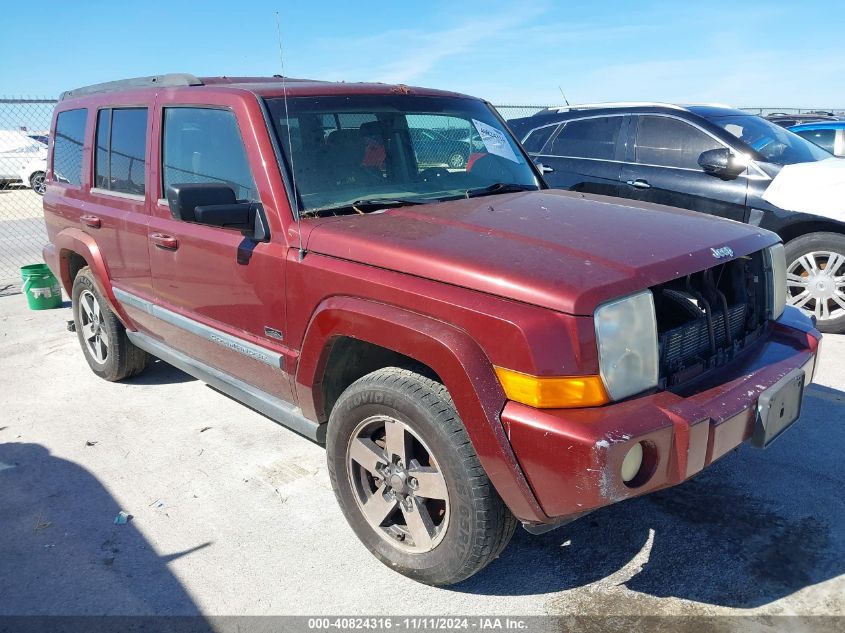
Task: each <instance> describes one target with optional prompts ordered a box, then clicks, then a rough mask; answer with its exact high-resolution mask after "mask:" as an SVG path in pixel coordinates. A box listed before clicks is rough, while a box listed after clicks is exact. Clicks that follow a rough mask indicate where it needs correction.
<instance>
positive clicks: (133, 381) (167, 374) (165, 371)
mask: <svg viewBox="0 0 845 633" xmlns="http://www.w3.org/2000/svg"><path fill="white" fill-rule="evenodd" d="M194 380H196V378H194V377H193V376H191V375H190V374H186V373H185V372H184V371H182V370H181V369H177V368H176V367H174V366H173V365H171V364H169V363H166V362H164V361H163V360H160V359H158V358H152V359H150V364H149V365H147V368H146V369H145V370H144V371H143V372H142V373H141V374H139V375H138V376H133V377H132V378H127V379H126V380H124V381H122V382H124V383H125V384H127V385H173V384H177V383H182V382H192V381H194Z"/></svg>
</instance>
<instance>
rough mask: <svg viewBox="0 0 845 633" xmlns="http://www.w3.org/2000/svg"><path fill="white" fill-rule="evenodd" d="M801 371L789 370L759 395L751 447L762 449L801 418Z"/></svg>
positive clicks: (802, 388) (802, 376)
mask: <svg viewBox="0 0 845 633" xmlns="http://www.w3.org/2000/svg"><path fill="white" fill-rule="evenodd" d="M803 395H804V370H803V369H801V368H800V367H799V368H797V369H794V370H792V371H791V372H789V373H788V374H787V375H786V376H784V377H783V378H781V379H780V380H778V381H777V382H776V383H775V384H774V385H772V386H771V387H769V388H768V389H766V390H765V391H764V392H763V393H761V394H760V398H759V400H758V401H757V419H756V420H755V422H754V435H753V436H752V438H751V445H752V446H754V447H756V448H766V447H767V446H769V445H770V444H771V443H772V442H774V441H775V440H776V439H777V438H778V437H780V436H781V434H782V433H783V432H784V431H786V429H788V428H789V427H790V426H792V425H793V424H794V423H795V421H796V420H797V419H798V416H799V415H801V399H802V397H803Z"/></svg>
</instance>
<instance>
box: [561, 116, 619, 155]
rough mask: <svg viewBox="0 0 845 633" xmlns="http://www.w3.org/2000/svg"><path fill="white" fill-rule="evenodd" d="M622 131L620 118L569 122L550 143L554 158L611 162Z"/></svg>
mask: <svg viewBox="0 0 845 633" xmlns="http://www.w3.org/2000/svg"><path fill="white" fill-rule="evenodd" d="M621 129H622V117H621V116H611V117H596V118H594V119H581V120H579V121H569V122H567V123H566V125H564V126H563V129H562V130H561V131H560V132H558V135H557V136H556V137H555V140H554V141H552V148H551V151H550V153H551V154H552V155H554V156H572V157H574V158H598V159H603V160H611V159H613V157H614V156H615V155H616V142H617V141H618V140H619V131H620V130H621Z"/></svg>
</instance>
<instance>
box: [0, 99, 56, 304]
mask: <svg viewBox="0 0 845 633" xmlns="http://www.w3.org/2000/svg"><path fill="white" fill-rule="evenodd" d="M55 103H56V100H55V99H5V98H0V294H9V293H13V292H19V290H20V283H21V279H20V267H21V266H24V265H26V264H35V263H39V262H40V261H41V247H42V246H43V245H44V243H45V242H46V241H47V232H46V230H45V227H44V215H43V211H42V208H41V196H40V195H39V192H41V193H43V186H44V171H45V169H46V166H47V163H46V158H47V135H48V134H49V130H50V119H51V117H52V115H53V107H54V105H55Z"/></svg>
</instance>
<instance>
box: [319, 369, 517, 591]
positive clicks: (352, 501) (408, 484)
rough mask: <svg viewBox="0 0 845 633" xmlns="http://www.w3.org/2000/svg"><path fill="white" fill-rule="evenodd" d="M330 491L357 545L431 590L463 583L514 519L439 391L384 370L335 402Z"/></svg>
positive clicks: (506, 535) (500, 544)
mask: <svg viewBox="0 0 845 633" xmlns="http://www.w3.org/2000/svg"><path fill="white" fill-rule="evenodd" d="M326 449H327V459H328V466H329V474H330V476H331V481H332V487H333V489H334V492H335V495H336V497H337V500H338V503H339V504H340V506H341V509H342V510H343V513H344V515H345V516H346V519H347V521H348V522H349V524H350V526H351V527H352V529H353V530H354V531H355V534H356V535H357V536H358V538H359V539H360V540H361V542H362V543H363V544H364V545H365V546H366V547H367V548H368V549H369V550H370V551H371V552H372V553H373V554H374V555H375V556H376V557H377V558H378V559H379V560H381V561H382V562H383V563H384V564H386V565H388V566H389V567H391V568H392V569H395V570H396V571H398V572H400V573H402V574H404V575H406V576H409V577H410V578H413V579H414V580H418V581H420V582H424V583H426V584H431V585H449V584H453V583H456V582H459V581H461V580H464V579H465V578H468V577H469V576H472V575H473V574H475V573H476V572H478V571H479V570H480V569H482V568H483V567H484V566H486V565H487V564H488V563H489V562H490V561H492V560H493V559H494V558H496V557H497V556H498V555H499V553H500V552H501V551H502V550H503V549H504V547H505V546H506V545H507V543H508V542H509V541H510V538H511V536H512V535H513V532H514V529H515V527H516V519H515V518H514V517H513V515H512V514H511V513H510V511H509V510H508V509H507V507H506V506H505V504H504V502H503V501H502V500H501V498H500V497H499V495H498V494H497V493H496V491H495V489H494V488H493V486H492V484H491V483H490V480H489V479H488V478H487V475H486V473H485V472H484V469H483V468H482V467H481V464H480V463H479V461H478V457H477V455H476V454H475V451H474V450H473V448H472V444H470V441H469V438H468V437H467V433H466V430H465V429H464V426H463V424H462V423H461V421H460V419H459V417H458V414H457V412H456V411H455V408H454V405H453V403H452V399H451V397H450V396H449V393H448V391H446V388H445V387H444V386H443V385H441V384H439V383H437V382H435V381H433V380H430V379H429V378H425V377H423V376H421V375H419V374H416V373H414V372H411V371H408V370H404V369H398V368H395V367H389V368H386V369H381V370H378V371H376V372H373V373H371V374H368V375H367V376H364V377H363V378H361V379H360V380H358V381H356V382H355V383H353V384H352V385H351V386H350V387H349V388H348V389H347V390H346V391H344V392H343V394H342V395H341V397H340V398H339V399H338V401H337V404H336V405H335V407H334V409H333V410H332V413H331V416H330V419H329V428H328V433H327V438H326Z"/></svg>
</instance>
